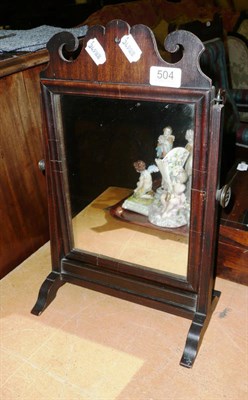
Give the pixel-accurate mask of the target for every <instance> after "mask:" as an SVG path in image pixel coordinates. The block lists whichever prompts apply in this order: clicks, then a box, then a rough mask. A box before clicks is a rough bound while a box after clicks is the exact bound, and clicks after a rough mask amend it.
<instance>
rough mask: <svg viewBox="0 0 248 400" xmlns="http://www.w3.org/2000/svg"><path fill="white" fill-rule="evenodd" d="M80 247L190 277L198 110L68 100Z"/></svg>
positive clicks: (65, 112) (69, 165) (67, 146)
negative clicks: (193, 168) (194, 142)
mask: <svg viewBox="0 0 248 400" xmlns="http://www.w3.org/2000/svg"><path fill="white" fill-rule="evenodd" d="M61 113H62V118H63V136H64V138H63V139H64V151H65V156H66V157H65V159H66V169H67V178H68V187H69V202H70V210H71V211H70V212H71V219H72V231H73V240H74V248H75V249H79V250H82V251H87V252H90V253H94V254H99V255H103V256H107V257H110V258H113V259H118V260H122V261H123V262H126V263H132V264H135V265H137V266H140V267H141V268H142V267H143V268H149V269H152V270H156V271H159V272H160V273H161V272H162V273H167V274H168V273H169V274H176V275H180V276H182V277H186V276H187V263H188V241H189V234H188V232H189V218H190V193H191V181H192V158H193V155H192V151H193V139H194V121H195V118H194V113H195V112H194V105H193V104H191V103H186V104H185V103H183V104H181V103H165V102H156V101H143V100H142V101H135V100H126V99H113V98H102V97H101V98H100V97H94V96H75V95H69V94H68V95H62V96H61Z"/></svg>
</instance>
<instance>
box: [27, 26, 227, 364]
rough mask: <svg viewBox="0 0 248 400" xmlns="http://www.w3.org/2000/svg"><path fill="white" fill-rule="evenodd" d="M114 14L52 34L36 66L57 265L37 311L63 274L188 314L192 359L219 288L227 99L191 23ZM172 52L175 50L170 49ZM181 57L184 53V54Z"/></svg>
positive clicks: (187, 357)
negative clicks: (161, 36) (162, 27)
mask: <svg viewBox="0 0 248 400" xmlns="http://www.w3.org/2000/svg"><path fill="white" fill-rule="evenodd" d="M165 49H166V51H167V52H168V55H173V54H174V53H177V52H178V51H179V50H181V53H182V54H181V57H180V59H179V60H178V61H176V62H175V63H173V62H172V60H171V61H170V62H168V61H165V60H163V59H162V58H161V57H160V55H159V53H158V50H157V46H156V42H155V39H154V36H153V34H152V32H151V30H150V29H149V28H147V27H146V26H144V25H136V26H134V27H132V28H131V27H130V26H129V25H128V24H127V23H125V22H124V21H119V20H115V21H112V22H110V23H109V24H108V25H107V26H106V28H104V27H102V26H95V27H92V28H91V29H89V31H88V32H87V35H86V36H85V38H84V39H83V40H82V41H81V42H80V43H79V42H78V40H77V38H75V37H74V36H73V35H72V34H70V33H66V32H64V33H60V34H58V35H55V36H54V37H53V38H52V39H51V40H50V42H49V43H48V50H49V54H50V63H49V65H48V67H47V69H46V70H45V71H43V72H42V74H41V87H42V96H43V106H44V139H45V140H44V142H45V165H46V179H47V186H48V201H49V216H50V232H51V256H52V272H51V273H50V274H49V276H48V277H47V278H46V279H45V281H44V283H43V285H42V286H41V289H40V292H39V295H38V300H37V303H36V304H35V306H34V308H33V310H32V313H34V314H36V315H40V314H41V313H42V312H43V310H44V309H45V308H46V307H47V306H48V305H49V304H50V303H51V301H52V300H53V299H54V298H55V296H56V292H57V290H58V289H59V287H60V286H61V285H63V284H64V283H66V282H69V283H73V284H78V285H81V286H85V287H88V288H91V289H93V290H98V291H101V292H104V293H107V294H110V295H113V296H117V297H120V298H123V299H126V300H130V301H134V302H137V303H140V304H142V305H146V306H149V307H154V308H157V309H160V310H163V311H167V312H171V313H173V314H176V315H178V316H182V317H186V318H190V319H192V325H191V328H190V331H189V334H188V337H187V340H186V345H185V349H184V352H183V356H182V359H181V365H183V366H186V367H191V366H192V365H193V362H194V360H195V357H196V354H197V352H198V348H199V344H200V342H201V339H202V336H203V334H204V330H205V328H206V326H207V323H208V320H209V317H210V315H211V311H212V309H213V307H214V305H215V304H216V301H217V299H218V296H219V293H218V292H216V291H215V290H214V266H215V243H216V224H217V210H218V204H217V200H216V193H217V192H218V190H219V188H218V175H219V153H220V137H221V135H220V127H221V114H222V105H221V104H220V103H219V101H218V99H217V100H216V99H215V90H214V88H213V87H212V86H211V81H210V79H209V78H208V77H206V76H205V75H204V74H203V73H202V71H201V70H200V67H199V57H200V55H201V53H202V52H203V50H204V47H203V44H202V43H201V42H200V40H199V39H198V38H197V37H196V36H194V35H193V34H192V33H190V32H186V31H176V32H173V33H171V34H170V35H169V36H168V37H167V38H166V40H165ZM172 58H173V57H172V56H171V59H172ZM177 59H178V58H177Z"/></svg>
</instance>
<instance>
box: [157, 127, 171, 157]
mask: <svg viewBox="0 0 248 400" xmlns="http://www.w3.org/2000/svg"><path fill="white" fill-rule="evenodd" d="M174 140H175V136H174V135H172V128H171V127H170V126H166V127H165V128H164V129H163V135H160V136H159V137H158V144H157V147H156V152H157V157H158V158H164V157H165V156H166V154H168V153H169V151H170V150H171V149H172V147H173V142H174Z"/></svg>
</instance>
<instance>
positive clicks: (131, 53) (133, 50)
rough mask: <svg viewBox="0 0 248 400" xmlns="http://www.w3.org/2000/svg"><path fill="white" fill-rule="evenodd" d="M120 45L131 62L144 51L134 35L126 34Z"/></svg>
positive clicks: (138, 57)
mask: <svg viewBox="0 0 248 400" xmlns="http://www.w3.org/2000/svg"><path fill="white" fill-rule="evenodd" d="M119 46H120V48H121V50H122V51H123V53H124V54H125V56H126V57H127V59H128V61H129V62H130V63H131V62H136V61H138V60H139V59H140V56H141V54H142V51H141V49H140V48H139V46H138V44H137V43H136V41H135V40H134V38H133V36H132V35H124V36H123V37H122V38H121V41H120V43H119Z"/></svg>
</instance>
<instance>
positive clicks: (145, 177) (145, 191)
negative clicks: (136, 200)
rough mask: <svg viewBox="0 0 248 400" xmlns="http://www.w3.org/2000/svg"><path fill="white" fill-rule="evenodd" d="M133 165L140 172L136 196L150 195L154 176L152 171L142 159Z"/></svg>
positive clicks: (135, 191)
mask: <svg viewBox="0 0 248 400" xmlns="http://www.w3.org/2000/svg"><path fill="white" fill-rule="evenodd" d="M133 166H134V168H135V170H136V171H137V172H139V173H140V177H139V180H138V182H137V186H136V189H135V190H134V196H135V197H143V196H144V195H146V196H147V195H148V196H150V195H151V191H152V176H151V173H150V171H149V170H148V169H146V163H145V162H144V161H142V160H138V161H135V162H134V163H133ZM149 192H150V193H149Z"/></svg>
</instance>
